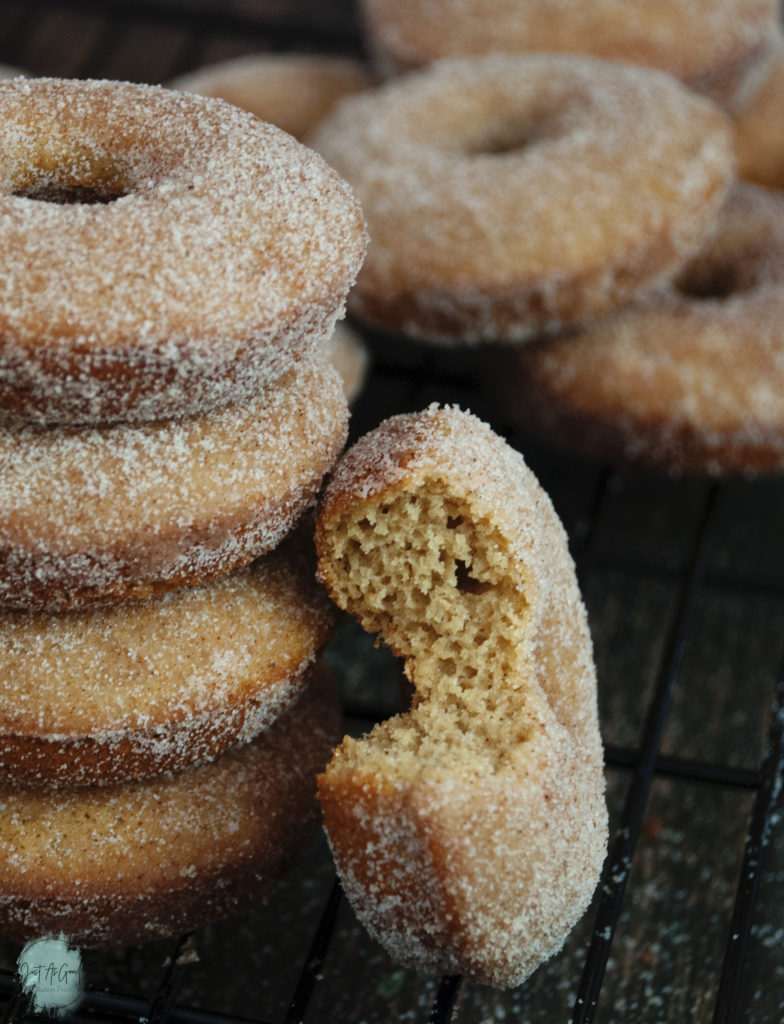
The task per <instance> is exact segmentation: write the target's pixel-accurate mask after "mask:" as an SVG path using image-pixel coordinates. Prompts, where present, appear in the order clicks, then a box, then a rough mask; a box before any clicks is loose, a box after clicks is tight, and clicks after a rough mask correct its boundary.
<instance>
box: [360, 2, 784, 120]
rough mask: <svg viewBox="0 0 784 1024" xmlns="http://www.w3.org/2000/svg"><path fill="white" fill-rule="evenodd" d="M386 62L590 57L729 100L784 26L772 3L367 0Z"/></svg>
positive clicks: (746, 84)
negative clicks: (627, 64) (643, 68)
mask: <svg viewBox="0 0 784 1024" xmlns="http://www.w3.org/2000/svg"><path fill="white" fill-rule="evenodd" d="M361 10H362V14H363V19H364V26H365V33H366V36H367V38H368V41H369V45H370V47H371V49H372V50H373V51H374V54H375V58H376V61H377V63H378V64H379V66H380V67H381V68H383V69H385V70H386V71H387V72H392V71H396V72H400V71H401V70H404V69H407V68H413V67H417V66H420V65H422V64H426V63H428V62H430V61H432V60H435V59H438V58H440V57H458V56H469V55H472V54H473V55H476V54H484V53H528V52H533V51H544V52H547V53H558V52H560V53H588V54H592V55H594V56H596V57H604V58H617V59H620V60H625V61H632V62H634V63H638V64H643V65H647V66H650V67H655V68H661V69H662V70H663V71H668V72H670V73H671V74H673V75H675V76H676V77H677V78H680V79H681V80H682V81H684V82H686V83H687V84H688V85H690V86H691V87H692V88H695V89H698V90H699V91H701V92H704V93H705V94H707V95H708V96H710V97H711V98H712V99H714V100H717V101H719V102H723V103H725V104H727V105H740V104H742V103H743V101H744V99H745V98H746V97H747V95H748V90H749V89H750V88H753V84H754V78H755V75H756V67H757V65H758V64H759V63H760V62H764V60H765V57H766V55H767V52H768V49H769V46H770V40H771V36H772V35H773V34H774V33H775V31H776V29H777V26H778V9H777V5H776V2H775V0H694V2H693V3H688V4H684V3H682V2H681V0H592V2H591V3H582V2H581V0H489V2H488V0H428V3H422V2H421V0H362V4H361Z"/></svg>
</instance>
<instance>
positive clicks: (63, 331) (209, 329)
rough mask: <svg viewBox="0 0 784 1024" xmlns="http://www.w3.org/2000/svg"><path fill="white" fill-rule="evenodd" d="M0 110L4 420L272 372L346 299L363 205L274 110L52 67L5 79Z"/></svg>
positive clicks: (132, 403) (125, 414)
mask: <svg viewBox="0 0 784 1024" xmlns="http://www.w3.org/2000/svg"><path fill="white" fill-rule="evenodd" d="M0 125H2V129H1V130H0V138H2V139H3V140H4V144H3V146H2V161H0V253H2V257H1V258H0V410H1V411H0V420H1V421H3V422H5V423H12V422H36V423H55V422H56V423H70V424H75V423H76V424H78V423H106V422H120V421H123V422H130V421H136V422H141V421H152V420H156V419H159V418H165V417H172V416H184V415H190V416H193V415H197V414H200V413H203V412H205V411H207V410H209V409H213V408H217V407H220V406H224V405H226V404H227V403H229V402H236V401H239V400H240V399H243V398H247V397H249V396H251V395H253V394H254V393H256V391H257V390H258V388H259V387H260V386H263V385H265V384H266V383H269V382H271V381H273V380H275V379H276V378H278V377H279V376H280V375H281V374H282V373H283V372H284V371H285V369H287V367H288V366H289V365H290V363H291V360H292V358H299V357H300V356H302V355H304V354H306V353H308V352H310V351H312V350H313V349H314V348H315V347H316V346H317V345H318V344H319V342H320V341H321V340H323V339H324V338H325V337H326V336H328V334H329V333H330V331H331V329H332V326H333V325H334V322H335V320H336V319H337V317H338V316H340V315H341V313H342V311H343V307H344V302H345V297H346V293H347V292H348V289H349V287H350V286H351V284H352V283H353V280H354V278H355V276H356V273H357V270H358V268H359V264H360V263H361V260H362V256H363V250H364V247H365V233H364V225H363V222H362V214H361V211H360V209H359V205H358V203H357V201H356V198H355V197H354V196H353V194H352V193H351V191H350V189H349V188H348V187H347V186H346V184H345V183H344V182H342V181H341V180H340V179H339V178H338V176H337V175H336V174H335V173H334V172H333V171H332V170H331V169H330V168H328V167H327V166H326V165H325V164H324V162H323V160H321V159H320V158H319V157H318V156H317V155H316V154H314V153H312V152H310V151H308V150H307V149H305V148H304V147H302V146H301V145H299V144H298V143H297V142H296V141H295V140H293V139H292V138H291V137H290V136H288V135H286V134H285V133H282V132H280V131H279V130H278V129H276V128H274V127H272V126H271V125H269V124H265V123H262V122H261V121H259V120H258V119H256V118H253V117H252V116H251V115H250V114H248V113H246V112H244V111H240V110H238V109H237V108H235V107H232V106H229V105H227V104H225V103H223V102H222V101H220V100H214V99H210V98H205V97H200V96H195V95H190V94H186V93H177V92H174V91H170V90H164V89H161V88H159V87H154V86H145V85H134V84H129V83H118V82H94V81H81V82H78V81H63V80H59V79H15V80H13V81H12V82H0ZM31 267H35V272H34V273H33V272H31Z"/></svg>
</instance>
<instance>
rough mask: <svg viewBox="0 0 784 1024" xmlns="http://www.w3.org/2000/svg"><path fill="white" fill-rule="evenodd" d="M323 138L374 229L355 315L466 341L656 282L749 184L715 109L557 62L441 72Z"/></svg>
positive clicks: (320, 131)
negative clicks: (732, 188)
mask: <svg viewBox="0 0 784 1024" xmlns="http://www.w3.org/2000/svg"><path fill="white" fill-rule="evenodd" d="M310 142H311V143H312V144H313V146H314V147H315V148H316V149H318V150H319V152H321V153H322V154H323V155H324V156H325V157H326V159H327V160H328V161H329V162H330V163H331V164H332V165H333V166H334V167H335V168H336V169H337V170H338V171H339V172H340V173H341V174H343V175H344V176H345V177H346V179H347V180H348V181H349V182H351V184H352V185H353V186H354V187H355V188H356V190H357V194H358V195H359V197H360V200H361V202H362V206H363V210H364V213H365V216H366V218H367V221H368V228H369V231H370V234H371V238H372V241H371V243H370V247H369V250H368V257H367V260H366V262H365V264H364V266H363V268H362V270H361V272H360V275H359V278H358V281H357V285H356V287H355V288H354V289H353V290H352V292H351V295H350V297H349V308H350V309H351V311H352V312H353V313H354V314H355V315H356V316H357V317H358V318H359V319H361V320H364V321H367V322H369V323H371V324H374V325H376V326H380V327H385V328H388V329H395V330H399V331H401V332H403V333H405V334H408V335H411V336H413V337H418V338H422V339H425V340H429V341H433V342H443V343H453V344H466V343H471V342H478V341H488V340H493V339H500V340H505V341H516V340H522V339H525V338H527V337H529V336H530V335H531V334H533V333H535V332H537V331H540V330H542V329H545V328H552V327H554V326H557V325H558V324H563V323H573V322H575V321H579V320H582V319H584V318H585V317H586V316H590V315H594V314H597V313H599V312H603V311H605V310H607V309H612V308H614V307H616V306H618V305H619V304H621V303H622V302H624V301H626V300H627V299H629V298H630V297H631V296H633V295H635V294H638V293H639V292H640V291H642V290H644V289H646V288H649V287H651V286H653V285H654V284H656V283H657V282H658V281H659V280H661V279H662V278H663V277H665V276H667V275H669V274H671V273H673V272H674V271H675V270H676V269H677V268H678V267H679V266H680V265H682V263H683V262H684V261H685V260H686V259H687V258H688V257H689V256H691V255H693V253H694V251H695V250H696V249H697V247H698V246H699V244H700V243H701V242H702V240H703V239H704V237H705V235H706V233H707V231H708V230H709V228H710V225H711V223H712V221H713V220H714V218H715V214H716V211H717V209H718V207H719V205H720V203H721V201H722V199H723V197H724V194H725V192H726V189H727V187H728V185H729V182H730V179H731V177H732V174H733V154H732V138H731V131H730V123H729V119H728V118H727V117H726V116H725V115H723V114H722V113H721V112H720V111H719V110H718V109H717V108H716V107H715V106H714V105H713V104H712V103H709V102H708V101H706V100H704V99H702V98H701V97H699V96H696V95H695V94H694V93H692V92H690V91H689V90H687V89H685V88H684V87H683V86H681V85H680V84H679V83H678V82H677V81H675V80H674V79H673V78H671V77H670V76H669V75H666V74H663V73H661V72H658V71H654V70H651V69H648V68H641V67H635V66H632V65H624V64H620V63H616V62H612V61H600V60H596V59H591V58H588V57H582V58H577V57H569V56H559V55H551V54H534V55H522V56H521V55H492V56H487V57H473V58H471V57H469V58H463V59H454V60H444V61H440V62H438V63H436V64H434V65H432V66H431V67H430V68H428V69H426V70H424V71H420V72H415V73H412V74H410V75H407V76H404V77H403V78H401V79H397V80H395V81H392V82H390V83H388V84H386V85H385V86H383V87H381V88H380V89H376V90H372V91H370V92H366V93H363V94H361V95H359V96H354V97H349V98H348V99H346V100H344V101H343V102H342V103H341V104H340V105H339V107H338V108H337V110H336V112H335V113H334V114H332V115H331V116H329V117H327V118H326V119H325V121H323V122H322V123H321V124H320V125H319V127H318V128H317V129H316V131H315V132H314V134H313V135H312V136H311V137H310Z"/></svg>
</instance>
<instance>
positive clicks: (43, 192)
mask: <svg viewBox="0 0 784 1024" xmlns="http://www.w3.org/2000/svg"><path fill="white" fill-rule="evenodd" d="M13 195H15V196H16V197H17V198H19V199H33V200H35V201H36V202H40V203H55V204H57V205H59V206H82V205H84V206H93V205H96V204H106V203H113V202H114V201H115V199H120V198H121V197H122V196H125V195H128V192H115V191H110V190H109V189H106V188H101V187H100V186H98V185H69V184H63V185H61V184H57V183H54V182H48V183H41V184H36V185H32V186H30V187H29V188H25V189H17V190H16V191H15V192H13Z"/></svg>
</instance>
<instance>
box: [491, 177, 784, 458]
mask: <svg viewBox="0 0 784 1024" xmlns="http://www.w3.org/2000/svg"><path fill="white" fill-rule="evenodd" d="M487 371H488V386H489V388H490V389H491V390H492V392H493V393H494V394H495V396H496V397H497V398H499V399H500V406H501V414H502V415H503V414H506V415H507V417H509V418H510V419H512V420H515V421H516V422H518V423H523V424H525V425H527V426H530V427H533V428H534V429H536V430H537V431H538V432H541V433H542V435H543V436H544V437H546V438H548V439H549V440H551V441H553V442H557V443H559V444H561V445H564V446H566V447H569V448H572V449H575V450H577V451H583V452H588V453H590V454H592V455H594V456H598V457H600V458H605V459H610V460H612V461H619V462H638V463H641V464H643V465H646V466H652V467H655V468H657V469H661V470H666V471H668V472H671V473H709V474H715V475H721V474H725V473H762V472H769V471H772V470H777V469H781V468H784V195H782V194H779V193H776V192H772V191H767V190H765V189H763V188H760V187H757V186H754V185H738V186H736V188H735V189H734V190H733V192H732V194H731V197H730V199H729V201H728V203H727V205H726V207H725V208H724V210H723V211H722V213H721V216H720V218H719V222H718V226H717V229H716V234H715V237H714V238H713V239H712V240H711V242H710V243H709V244H707V245H706V247H705V249H704V251H703V252H702V253H701V254H700V255H699V256H698V257H696V258H695V259H694V260H693V261H692V262H691V263H690V264H689V266H688V267H687V268H686V270H685V271H684V272H683V274H682V275H681V276H680V278H679V279H678V280H677V281H676V283H675V284H674V285H673V286H672V287H670V288H667V289H666V290H663V291H661V292H659V293H657V294H656V295H655V296H651V297H650V298H647V299H645V300H644V301H640V302H638V303H636V304H635V305H634V306H632V307H630V308H628V309H626V310H624V311H622V312H620V313H618V314H616V315H614V316H612V317H608V318H607V319H605V320H603V321H599V322H597V323H595V324H592V325H591V326H588V327H585V328H584V329H582V330H579V331H575V332H572V333H570V334H568V335H566V336H564V337H563V338H560V339H548V340H544V341H542V342H541V343H538V344H535V345H530V346H526V348H525V350H523V349H520V350H519V351H515V352H506V353H504V354H503V356H502V357H501V358H499V359H498V360H497V361H494V362H492V363H491V362H489V361H488V363H487Z"/></svg>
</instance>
